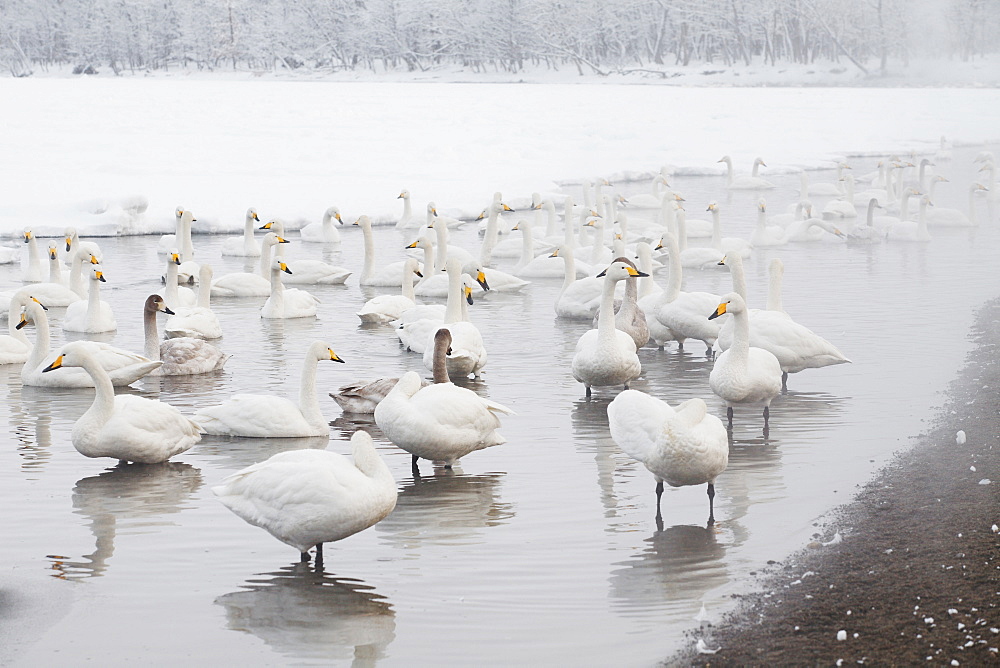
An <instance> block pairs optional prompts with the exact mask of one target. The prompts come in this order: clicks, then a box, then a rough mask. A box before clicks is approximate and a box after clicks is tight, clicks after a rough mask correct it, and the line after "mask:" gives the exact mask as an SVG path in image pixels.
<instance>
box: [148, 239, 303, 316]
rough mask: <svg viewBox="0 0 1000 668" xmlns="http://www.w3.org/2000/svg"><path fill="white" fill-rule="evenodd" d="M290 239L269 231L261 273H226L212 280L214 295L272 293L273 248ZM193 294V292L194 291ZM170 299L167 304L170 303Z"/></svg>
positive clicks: (262, 246) (262, 252)
mask: <svg viewBox="0 0 1000 668" xmlns="http://www.w3.org/2000/svg"><path fill="white" fill-rule="evenodd" d="M287 243H288V241H287V240H286V239H283V238H282V237H279V236H278V235H277V234H275V233H274V232H268V233H267V234H265V235H264V239H263V241H261V248H260V270H259V271H260V273H250V272H246V271H238V272H234V273H231V274H225V275H224V276H220V277H219V278H217V279H215V280H214V281H212V296H213V297H268V296H270V294H271V280H270V270H271V249H272V248H273V247H274V246H275V244H287ZM192 294H193V293H192ZM169 303H170V302H169V301H168V302H167V304H168V305H169Z"/></svg>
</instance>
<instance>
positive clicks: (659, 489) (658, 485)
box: [656, 480, 663, 522]
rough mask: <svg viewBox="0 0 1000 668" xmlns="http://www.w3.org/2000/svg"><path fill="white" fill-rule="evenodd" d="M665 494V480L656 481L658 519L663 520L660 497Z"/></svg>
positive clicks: (658, 520)
mask: <svg viewBox="0 0 1000 668" xmlns="http://www.w3.org/2000/svg"><path fill="white" fill-rule="evenodd" d="M662 496H663V481H662V480H660V481H659V482H657V483H656V521H657V522H662V521H663V516H662V515H661V514H660V497H662Z"/></svg>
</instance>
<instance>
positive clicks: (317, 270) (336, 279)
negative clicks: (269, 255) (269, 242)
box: [261, 218, 351, 285]
mask: <svg viewBox="0 0 1000 668" xmlns="http://www.w3.org/2000/svg"><path fill="white" fill-rule="evenodd" d="M261 229H262V230H274V232H275V233H276V234H277V235H278V236H279V237H282V238H284V236H285V222H284V221H283V220H281V219H279V218H275V219H273V220H270V221H268V222H267V223H265V224H264V225H262V226H261ZM285 248H286V247H285V246H278V247H277V248H276V249H275V254H276V255H277V256H278V258H279V259H282V260H285V262H286V263H287V264H288V266H289V267H290V268H291V269H292V272H291V273H290V274H289V278H286V279H284V280H285V282H286V283H288V284H289V285H343V284H344V283H345V282H346V281H347V278H348V277H349V276H350V275H351V271H350V270H348V269H345V268H344V267H337V266H335V265H332V264H327V263H326V262H323V261H322V260H289V259H287V258H285ZM261 266H262V267H263V265H261Z"/></svg>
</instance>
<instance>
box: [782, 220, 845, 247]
mask: <svg viewBox="0 0 1000 668" xmlns="http://www.w3.org/2000/svg"><path fill="white" fill-rule="evenodd" d="M785 238H786V239H788V241H795V242H817V241H843V240H844V239H846V238H847V235H846V234H844V233H843V232H841V231H840V228H839V227H837V226H836V225H834V224H833V223H831V222H830V221H828V220H823V219H822V218H806V219H805V220H800V221H796V222H794V223H792V224H791V225H789V226H788V227H787V228H785Z"/></svg>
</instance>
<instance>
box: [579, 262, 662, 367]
mask: <svg viewBox="0 0 1000 668" xmlns="http://www.w3.org/2000/svg"><path fill="white" fill-rule="evenodd" d="M615 262H624V263H625V264H627V265H629V266H630V267H632V268H633V269H635V268H636V266H635V263H634V262H632V261H631V260H629V259H628V258H625V257H618V258H615ZM639 273H640V274H641V275H642V276H644V277H645V278H646V279H649V278H652V277H651V276H650V275H649V272H647V271H641V272H639ZM638 300H639V279H638V278H635V277H633V276H629V277H628V278H626V279H625V294H624V296H623V297H622V299H616V300H615V301H614V309H615V329H618V330H620V331H622V332H625V333H626V334H628V335H629V336H631V337H632V341H634V342H635V349H636V350H639V348H642V347H643V346H644V345H646V343H648V342H649V325H648V324H646V313H645V311H643V310H642V308H641V307H640V306H639V304H638ZM600 320H601V309H600V307H598V308H597V314H596V315H595V316H594V322H593V326H594V328H596V327H597V326H598V324H599V323H600Z"/></svg>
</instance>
